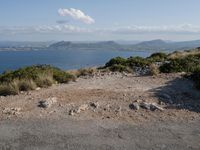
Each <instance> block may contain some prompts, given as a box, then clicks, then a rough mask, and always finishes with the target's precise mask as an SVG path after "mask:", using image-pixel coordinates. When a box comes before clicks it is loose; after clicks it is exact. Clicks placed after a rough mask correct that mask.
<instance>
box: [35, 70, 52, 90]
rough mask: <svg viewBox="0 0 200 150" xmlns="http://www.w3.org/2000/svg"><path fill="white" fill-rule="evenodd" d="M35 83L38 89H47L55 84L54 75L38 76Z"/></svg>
mask: <svg viewBox="0 0 200 150" xmlns="http://www.w3.org/2000/svg"><path fill="white" fill-rule="evenodd" d="M35 83H36V85H37V86H38V87H42V88H46V87H49V86H51V85H52V84H54V83H55V80H54V79H53V74H52V73H48V74H47V73H45V74H38V77H37V79H36V80H35Z"/></svg>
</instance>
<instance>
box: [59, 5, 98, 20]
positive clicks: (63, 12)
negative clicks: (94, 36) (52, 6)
mask: <svg viewBox="0 0 200 150" xmlns="http://www.w3.org/2000/svg"><path fill="white" fill-rule="evenodd" d="M58 14H59V15H60V16H70V17H72V18H73V19H75V20H80V21H82V22H84V23H86V24H92V23H95V20H94V19H93V18H92V17H90V16H88V15H86V14H85V13H84V12H82V11H81V10H79V9H74V8H70V9H62V8H60V9H59V10H58Z"/></svg>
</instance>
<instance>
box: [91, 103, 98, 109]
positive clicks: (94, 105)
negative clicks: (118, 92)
mask: <svg viewBox="0 0 200 150" xmlns="http://www.w3.org/2000/svg"><path fill="white" fill-rule="evenodd" d="M90 106H91V107H92V108H94V109H97V108H98V107H99V103H98V102H96V103H93V102H91V103H90Z"/></svg>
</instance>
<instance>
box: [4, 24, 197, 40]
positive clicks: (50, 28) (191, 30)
mask: <svg viewBox="0 0 200 150" xmlns="http://www.w3.org/2000/svg"><path fill="white" fill-rule="evenodd" d="M34 33H35V34H76V35H78V34H91V35H97V36H102V35H106V36H107V37H109V36H110V37H111V36H115V35H119V36H121V35H125V36H126V35H140V34H141V35H142V34H144V35H145V34H153V33H155V34H191V35H194V34H197V35H198V34H200V26H197V25H191V24H183V25H171V26H126V27H113V28H83V27H78V26H73V25H70V24H57V25H40V26H7V27H5V26H0V36H3V35H17V34H18V35H20V34H34Z"/></svg>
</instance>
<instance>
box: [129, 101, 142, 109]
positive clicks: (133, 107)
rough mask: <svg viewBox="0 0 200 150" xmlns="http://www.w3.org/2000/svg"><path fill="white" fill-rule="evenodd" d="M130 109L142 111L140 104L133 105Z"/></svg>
mask: <svg viewBox="0 0 200 150" xmlns="http://www.w3.org/2000/svg"><path fill="white" fill-rule="evenodd" d="M129 108H130V109H135V110H139V109H140V105H139V104H138V103H133V104H130V105H129Z"/></svg>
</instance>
